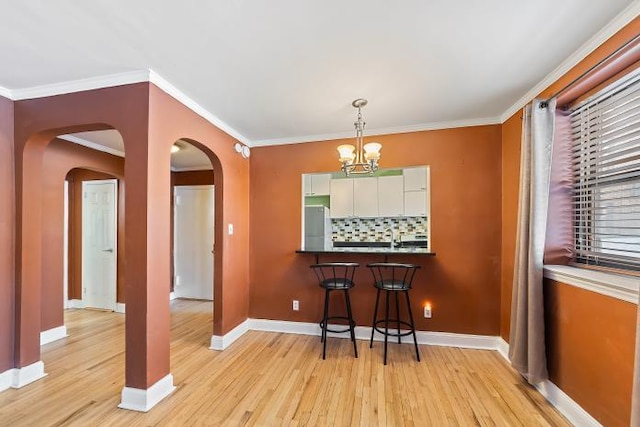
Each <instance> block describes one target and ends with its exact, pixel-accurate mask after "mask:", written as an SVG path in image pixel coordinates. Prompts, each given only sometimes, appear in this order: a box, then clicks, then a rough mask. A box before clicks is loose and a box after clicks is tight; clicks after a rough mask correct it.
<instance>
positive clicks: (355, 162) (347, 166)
mask: <svg viewBox="0 0 640 427" xmlns="http://www.w3.org/2000/svg"><path fill="white" fill-rule="evenodd" d="M351 105H353V106H354V107H355V108H357V109H358V119H357V120H356V122H355V123H354V125H355V127H356V146H355V147H354V146H353V145H351V144H344V145H340V146H338V153H339V154H340V155H339V158H340V162H341V163H342V168H341V169H342V171H343V172H344V173H345V175H347V176H349V175H351V174H356V175H363V174H369V175H373V173H374V172H375V171H376V170H378V160H380V149H381V148H382V144H379V143H377V142H369V143H367V144H364V137H363V136H362V133H363V132H364V126H365V124H366V123H365V122H364V120H362V108H363V107H364V106H365V105H367V100H366V99H362V98H359V99H356V100H355V101H353V102H352V103H351Z"/></svg>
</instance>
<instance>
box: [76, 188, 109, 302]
mask: <svg viewBox="0 0 640 427" xmlns="http://www.w3.org/2000/svg"><path fill="white" fill-rule="evenodd" d="M82 194H83V198H82V301H83V303H84V306H85V307H91V308H101V309H105V310H115V308H116V280H117V279H116V278H117V275H116V268H117V264H116V260H117V253H116V250H117V244H116V236H117V229H118V227H117V194H118V181H117V180H115V179H114V180H104V181H85V182H83V183H82Z"/></svg>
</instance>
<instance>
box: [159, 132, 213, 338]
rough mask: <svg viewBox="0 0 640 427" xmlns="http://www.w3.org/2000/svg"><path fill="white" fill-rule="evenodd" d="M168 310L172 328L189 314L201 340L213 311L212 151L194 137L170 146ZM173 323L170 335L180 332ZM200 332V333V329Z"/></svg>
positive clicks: (204, 336)
mask: <svg viewBox="0 0 640 427" xmlns="http://www.w3.org/2000/svg"><path fill="white" fill-rule="evenodd" d="M171 152H172V154H171V260H172V262H171V276H172V277H171V297H172V304H171V311H172V328H173V327H174V326H175V325H178V324H180V323H181V322H182V320H183V319H184V318H187V317H189V318H190V319H191V320H190V321H191V322H194V319H196V320H195V324H196V325H197V326H196V328H197V330H199V331H201V332H202V337H201V338H199V340H201V341H202V342H203V343H204V342H206V338H208V336H207V335H209V336H210V332H211V325H212V323H213V317H214V312H215V310H214V308H213V305H214V301H215V300H216V292H215V286H214V283H215V279H214V277H215V271H216V270H217V267H219V266H217V265H216V259H219V258H217V257H216V249H215V248H216V244H215V241H216V238H215V237H216V236H215V235H216V229H217V227H221V222H220V221H216V219H217V218H216V215H215V210H216V209H215V206H216V191H217V190H218V188H217V186H216V184H217V179H218V176H216V173H215V171H214V167H213V163H212V161H211V159H210V156H212V155H213V153H211V152H210V150H209V149H208V148H206V147H204V146H203V145H201V144H198V143H197V142H195V141H193V140H188V139H179V140H177V141H175V142H174V143H173V145H172V147H171ZM179 331H180V330H179V329H172V340H176V339H179V338H180V336H179V335H180V332H179ZM199 336H200V335H199Z"/></svg>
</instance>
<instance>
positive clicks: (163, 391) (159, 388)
mask: <svg viewBox="0 0 640 427" xmlns="http://www.w3.org/2000/svg"><path fill="white" fill-rule="evenodd" d="M175 389H176V387H175V386H174V385H173V375H171V374H168V375H167V376H166V377H164V378H162V379H161V380H159V381H158V382H156V383H155V384H154V385H152V386H151V387H149V388H148V389H146V390H143V389H139V388H133V387H124V388H123V389H122V397H121V401H120V404H119V405H118V408H121V409H128V410H130V411H138V412H149V410H150V409H151V408H153V407H154V406H156V405H157V404H158V403H159V402H160V401H161V400H162V399H164V398H165V397H167V396H169V395H170V394H171V393H173V392H174V390H175Z"/></svg>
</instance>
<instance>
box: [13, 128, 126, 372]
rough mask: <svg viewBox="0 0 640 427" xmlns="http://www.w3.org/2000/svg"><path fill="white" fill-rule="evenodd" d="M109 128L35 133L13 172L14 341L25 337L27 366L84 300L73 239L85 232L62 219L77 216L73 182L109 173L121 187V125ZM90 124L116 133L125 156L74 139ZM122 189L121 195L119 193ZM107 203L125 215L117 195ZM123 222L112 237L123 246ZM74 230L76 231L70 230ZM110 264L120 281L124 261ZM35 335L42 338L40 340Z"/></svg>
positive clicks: (61, 334)
mask: <svg viewBox="0 0 640 427" xmlns="http://www.w3.org/2000/svg"><path fill="white" fill-rule="evenodd" d="M106 128H108V126H106V125H102V124H98V125H83V126H73V127H68V128H61V129H55V130H50V131H46V132H41V133H38V134H37V135H34V136H33V137H31V138H29V139H28V140H27V141H26V143H25V144H24V148H23V151H22V163H21V164H20V166H21V169H22V174H20V175H18V177H17V178H21V179H20V184H21V191H18V192H17V199H20V202H21V204H20V207H21V211H20V215H18V222H19V224H21V226H20V227H18V230H17V234H18V235H17V239H16V241H17V246H19V248H20V252H19V255H20V258H21V259H20V263H19V264H18V265H17V267H18V268H19V273H20V274H21V276H22V277H21V279H22V283H21V299H22V301H21V304H20V305H19V306H18V308H19V310H20V316H21V319H20V322H19V324H18V332H19V333H20V334H21V336H19V339H21V340H25V341H26V340H27V339H28V340H29V345H28V346H22V347H20V348H19V350H20V352H19V355H20V356H24V361H20V363H21V364H29V361H30V359H31V360H33V359H36V360H38V359H37V358H38V356H39V355H40V348H39V347H40V345H43V344H47V343H49V342H52V341H56V340H58V339H61V338H64V337H65V336H66V335H67V330H66V326H65V317H64V316H65V315H64V309H65V308H66V307H69V305H70V304H69V300H75V301H79V302H80V305H82V290H83V289H84V288H85V287H84V286H82V284H81V279H79V280H78V277H81V275H82V267H81V264H80V260H81V259H82V258H81V257H79V256H78V255H79V252H78V250H79V249H80V248H81V246H82V245H78V242H77V239H76V238H74V236H75V235H80V236H81V235H82V234H81V233H78V229H77V227H74V228H72V229H68V227H66V224H70V223H71V222H70V221H68V220H69V219H74V220H75V219H78V218H75V217H74V211H75V207H77V206H78V205H79V204H80V202H81V201H82V198H83V195H82V191H80V194H77V195H75V194H70V193H74V191H73V190H76V189H75V188H74V187H73V185H70V181H71V182H75V181H77V182H79V183H80V185H82V182H84V181H93V180H95V179H99V178H108V179H111V180H114V181H115V182H117V183H118V184H116V188H120V189H121V190H122V188H123V187H124V181H123V178H124V159H123V156H124V146H123V143H122V136H121V135H120V134H119V132H118V131H116V130H114V129H110V130H106ZM92 129H96V130H98V131H100V132H98V133H101V132H103V131H106V132H108V133H111V134H113V135H116V136H117V138H118V139H119V141H120V150H119V152H121V153H122V155H121V156H114V155H113V154H109V153H108V152H109V151H112V150H109V148H108V147H105V149H103V150H100V149H99V148H100V147H101V146H100V145H98V144H91V143H90V142H89V141H85V142H88V143H86V144H85V143H78V141H79V139H78V138H76V137H74V135H80V134H79V133H78V132H83V133H86V134H87V135H88V134H91V133H92V132H91V130H92ZM70 189H71V192H69V190H70ZM76 191H77V190H76ZM120 194H121V196H123V193H120ZM70 202H74V203H72V204H71V203H70ZM112 202H113V206H114V207H115V209H116V218H117V217H118V216H122V215H123V214H124V210H123V206H122V203H118V201H117V200H112ZM70 208H71V209H70ZM118 213H119V214H120V215H118ZM73 222H74V223H77V222H76V221H73ZM121 224H122V221H121V220H120V221H118V222H117V223H116V226H115V229H116V230H118V229H120V230H121V233H120V234H121V236H120V237H121V238H120V239H117V240H116V241H117V242H118V243H119V245H120V246H122V247H124V234H123V233H122V227H121ZM67 231H68V233H67ZM71 231H73V234H74V236H71ZM78 246H80V248H78ZM114 249H115V248H114ZM70 255H71V256H70ZM115 256H117V252H116V251H114V257H115ZM121 256H122V255H121ZM113 263H114V267H116V268H114V272H115V275H114V276H115V277H114V278H115V279H116V281H117V279H118V276H119V275H121V274H122V272H121V270H122V265H123V262H122V260H121V262H120V268H117V265H118V262H117V258H115V259H114V260H113ZM70 285H71V286H70ZM115 286H116V289H115V292H113V294H114V297H116V296H117V297H119V298H121V299H123V298H124V293H123V292H118V289H117V282H116V283H115ZM70 297H71V298H70ZM29 308H31V309H36V311H37V313H38V315H35V311H31V312H30V314H29V315H28V317H27V316H26V315H25V313H24V312H25V311H27V310H28V309H29ZM114 308H115V304H114ZM37 337H39V338H40V339H39V341H38V340H37ZM33 338H36V339H35V340H34V339H33ZM36 346H37V347H36ZM40 363H41V362H40Z"/></svg>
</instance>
